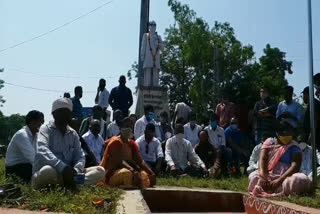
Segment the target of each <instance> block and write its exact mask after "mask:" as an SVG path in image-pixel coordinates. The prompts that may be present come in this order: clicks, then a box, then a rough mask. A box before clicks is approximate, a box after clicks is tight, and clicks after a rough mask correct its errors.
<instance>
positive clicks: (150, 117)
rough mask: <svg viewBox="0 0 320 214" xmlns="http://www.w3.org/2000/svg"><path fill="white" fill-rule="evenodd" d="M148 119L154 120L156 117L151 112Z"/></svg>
mask: <svg viewBox="0 0 320 214" xmlns="http://www.w3.org/2000/svg"><path fill="white" fill-rule="evenodd" d="M148 118H149V120H154V119H155V118H156V116H155V114H154V113H153V112H151V113H149V115H148Z"/></svg>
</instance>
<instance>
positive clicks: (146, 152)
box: [136, 123, 164, 175]
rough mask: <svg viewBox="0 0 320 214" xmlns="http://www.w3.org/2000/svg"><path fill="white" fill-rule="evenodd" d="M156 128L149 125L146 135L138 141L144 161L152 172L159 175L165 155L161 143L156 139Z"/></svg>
mask: <svg viewBox="0 0 320 214" xmlns="http://www.w3.org/2000/svg"><path fill="white" fill-rule="evenodd" d="M155 133H156V127H155V126H154V125H153V124H152V123H149V124H148V125H147V126H146V130H145V132H144V135H142V136H141V137H139V138H138V139H137V141H136V142H137V144H138V146H139V151H140V153H141V156H142V159H143V160H144V161H145V162H146V163H147V164H148V165H149V166H150V167H151V169H152V171H153V172H155V173H156V175H158V174H159V173H160V170H161V166H162V163H163V160H164V158H163V157H164V155H163V152H162V148H161V143H160V141H159V140H158V139H157V138H155Z"/></svg>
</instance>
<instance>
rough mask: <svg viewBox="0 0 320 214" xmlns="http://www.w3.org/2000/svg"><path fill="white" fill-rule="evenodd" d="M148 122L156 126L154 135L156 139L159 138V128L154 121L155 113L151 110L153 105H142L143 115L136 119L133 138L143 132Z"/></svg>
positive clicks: (136, 137)
mask: <svg viewBox="0 0 320 214" xmlns="http://www.w3.org/2000/svg"><path fill="white" fill-rule="evenodd" d="M148 123H152V124H153V125H155V126H156V137H157V138H158V139H161V134H160V130H159V127H158V124H157V123H156V121H155V113H154V112H153V106H152V105H146V106H145V107H144V116H142V117H141V118H140V119H139V120H137V122H136V124H135V126H134V138H135V139H136V140H137V139H138V138H139V137H141V136H142V135H143V134H144V130H146V126H147V124H148Z"/></svg>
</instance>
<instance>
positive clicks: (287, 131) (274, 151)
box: [248, 121, 312, 197]
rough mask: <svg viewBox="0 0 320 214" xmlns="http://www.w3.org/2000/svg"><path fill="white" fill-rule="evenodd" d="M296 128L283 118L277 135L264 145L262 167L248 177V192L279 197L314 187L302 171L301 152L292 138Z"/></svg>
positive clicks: (261, 158)
mask: <svg viewBox="0 0 320 214" xmlns="http://www.w3.org/2000/svg"><path fill="white" fill-rule="evenodd" d="M292 135H293V128H292V127H291V125H290V124H289V123H287V122H284V121H282V122H281V123H280V124H279V126H278V127H277V137H276V138H268V139H267V140H266V141H265V142H264V143H263V145H262V147H261V153H260V160H259V168H258V170H256V171H255V173H252V174H251V175H250V177H249V188H248V189H249V192H250V194H252V195H254V196H262V197H277V196H282V195H290V194H302V193H307V192H309V191H310V190H311V185H312V183H311V181H310V179H309V178H308V177H307V176H306V175H305V174H303V173H299V171H300V166H301V162H302V152H301V150H300V148H299V146H298V144H297V143H296V142H295V141H293V140H292Z"/></svg>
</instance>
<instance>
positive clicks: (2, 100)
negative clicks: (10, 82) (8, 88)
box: [0, 68, 5, 107]
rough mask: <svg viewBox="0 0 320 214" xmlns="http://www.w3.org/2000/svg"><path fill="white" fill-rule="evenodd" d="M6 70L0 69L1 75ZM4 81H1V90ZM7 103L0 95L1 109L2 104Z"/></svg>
mask: <svg viewBox="0 0 320 214" xmlns="http://www.w3.org/2000/svg"><path fill="white" fill-rule="evenodd" d="M3 71H4V69H3V68H2V69H0V73H1V72H3ZM3 84H4V81H3V80H2V79H0V89H1V88H3V87H4V85H3ZM4 102H5V100H4V99H3V96H1V95H0V107H2V104H3V103H4Z"/></svg>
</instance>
